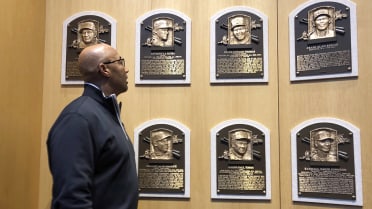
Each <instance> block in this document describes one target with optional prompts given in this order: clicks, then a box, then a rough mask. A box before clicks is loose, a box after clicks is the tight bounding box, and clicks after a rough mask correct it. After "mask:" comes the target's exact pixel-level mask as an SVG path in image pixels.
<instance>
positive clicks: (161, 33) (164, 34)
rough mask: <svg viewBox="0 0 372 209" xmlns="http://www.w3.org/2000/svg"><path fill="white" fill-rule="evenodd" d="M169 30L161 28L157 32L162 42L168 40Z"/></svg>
mask: <svg viewBox="0 0 372 209" xmlns="http://www.w3.org/2000/svg"><path fill="white" fill-rule="evenodd" d="M168 30H169V29H168V28H159V29H157V31H156V34H157V35H158V36H159V38H160V39H161V40H162V41H166V40H168V34H169V32H168Z"/></svg>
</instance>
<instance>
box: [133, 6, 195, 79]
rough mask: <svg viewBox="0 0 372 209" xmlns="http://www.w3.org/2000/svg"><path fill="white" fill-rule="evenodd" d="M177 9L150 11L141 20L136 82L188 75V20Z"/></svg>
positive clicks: (181, 77)
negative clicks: (150, 13)
mask: <svg viewBox="0 0 372 209" xmlns="http://www.w3.org/2000/svg"><path fill="white" fill-rule="evenodd" d="M185 18H186V17H184V18H183V17H182V16H181V15H178V14H177V13H167V12H166V11H164V12H162V11H160V12H157V13H152V15H149V16H146V17H145V18H144V19H143V20H141V22H140V24H139V26H137V27H139V28H137V30H139V33H140V34H137V35H139V37H140V39H139V40H138V41H139V43H140V44H139V45H138V46H137V47H138V48H137V49H136V50H139V57H137V58H136V59H138V60H137V63H138V65H139V69H137V70H139V72H137V73H136V76H137V77H138V78H136V83H152V82H154V83H155V82H156V81H163V82H160V83H168V82H171V81H174V82H173V83H177V82H180V83H183V82H185V81H187V80H188V79H189V78H188V74H189V72H187V71H188V59H189V58H188V57H187V56H189V55H188V53H189V52H188V47H187V46H188V45H190V43H188V41H189V37H188V35H187V34H188V33H190V31H188V28H189V27H190V25H188V24H190V23H189V21H188V20H187V19H185Z"/></svg>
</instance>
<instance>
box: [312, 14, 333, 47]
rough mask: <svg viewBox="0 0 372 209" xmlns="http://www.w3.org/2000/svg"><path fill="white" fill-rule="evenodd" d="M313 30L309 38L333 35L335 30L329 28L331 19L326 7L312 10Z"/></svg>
mask: <svg viewBox="0 0 372 209" xmlns="http://www.w3.org/2000/svg"><path fill="white" fill-rule="evenodd" d="M313 15H314V18H313V24H312V27H313V31H312V32H311V33H310V36H309V39H310V40H312V39H320V38H330V37H334V36H335V31H334V30H333V29H332V28H330V26H331V23H332V19H331V14H330V10H329V9H328V8H319V9H317V10H315V11H314V12H313Z"/></svg>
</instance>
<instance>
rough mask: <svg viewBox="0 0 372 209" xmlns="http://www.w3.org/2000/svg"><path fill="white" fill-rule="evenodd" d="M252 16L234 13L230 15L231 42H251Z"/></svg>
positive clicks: (233, 43) (229, 38) (232, 43)
mask: <svg viewBox="0 0 372 209" xmlns="http://www.w3.org/2000/svg"><path fill="white" fill-rule="evenodd" d="M250 19H251V18H250V17H249V16H247V15H234V16H231V17H229V25H228V27H229V33H228V36H229V37H228V40H229V44H231V45H235V44H250V43H251V27H250V25H251V20H250Z"/></svg>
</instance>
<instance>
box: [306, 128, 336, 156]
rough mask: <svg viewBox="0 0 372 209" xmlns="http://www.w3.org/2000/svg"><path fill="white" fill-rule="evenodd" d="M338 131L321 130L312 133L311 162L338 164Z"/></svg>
mask: <svg viewBox="0 0 372 209" xmlns="http://www.w3.org/2000/svg"><path fill="white" fill-rule="evenodd" d="M337 149H338V142H337V131H336V130H333V129H331V128H319V129H315V130H312V131H311V132H310V151H311V161H324V162H337V161H338V155H337V151H338V150H337Z"/></svg>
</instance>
